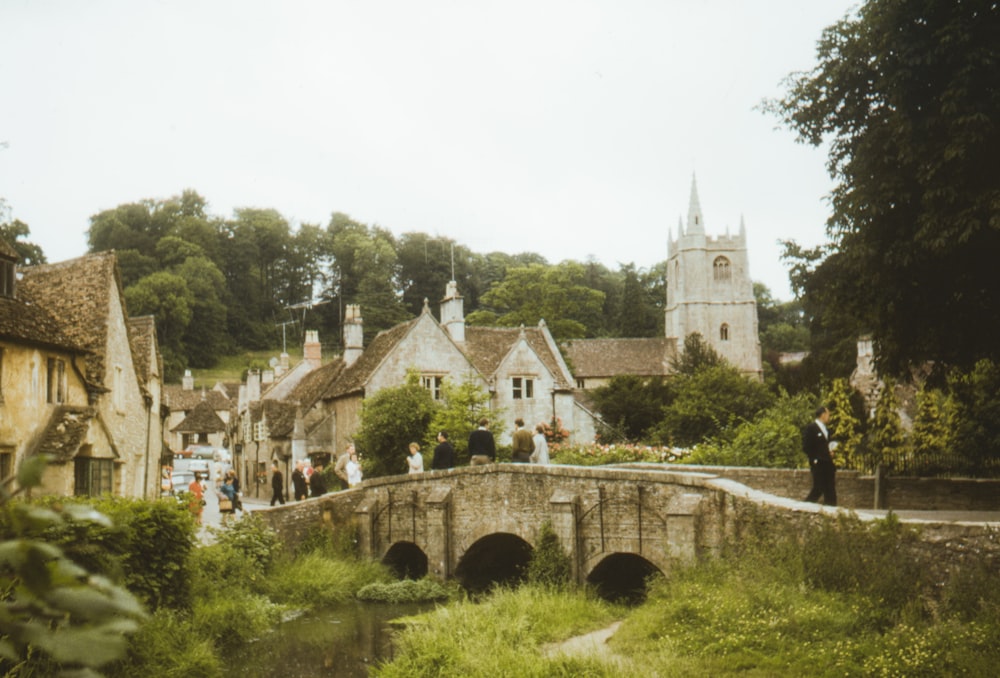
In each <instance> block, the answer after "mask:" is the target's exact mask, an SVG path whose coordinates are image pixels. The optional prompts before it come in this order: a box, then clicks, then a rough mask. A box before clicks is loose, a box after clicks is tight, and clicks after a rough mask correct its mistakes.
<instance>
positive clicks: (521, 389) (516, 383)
mask: <svg viewBox="0 0 1000 678" xmlns="http://www.w3.org/2000/svg"><path fill="white" fill-rule="evenodd" d="M511 385H512V387H513V388H512V391H511V397H512V398H513V399H514V400H521V399H529V398H534V397H535V380H534V379H531V378H530V377H514V378H513V379H511Z"/></svg>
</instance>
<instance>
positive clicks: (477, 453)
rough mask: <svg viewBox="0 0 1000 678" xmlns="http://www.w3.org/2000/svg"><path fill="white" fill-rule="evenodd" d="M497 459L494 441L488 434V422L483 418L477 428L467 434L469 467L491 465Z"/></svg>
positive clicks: (490, 434) (491, 435)
mask: <svg viewBox="0 0 1000 678" xmlns="http://www.w3.org/2000/svg"><path fill="white" fill-rule="evenodd" d="M496 458H497V447H496V441H494V440H493V434H492V433H490V420H489V419H487V418H486V417H483V418H482V419H480V420H479V428H477V429H476V430H475V431H473V432H472V433H470V434H469V466H482V465H484V464H492V463H493V462H494V460H496Z"/></svg>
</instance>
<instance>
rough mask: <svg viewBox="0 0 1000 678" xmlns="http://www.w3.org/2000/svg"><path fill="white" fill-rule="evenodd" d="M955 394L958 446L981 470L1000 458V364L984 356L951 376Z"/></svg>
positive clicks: (971, 469)
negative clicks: (965, 369)
mask: <svg viewBox="0 0 1000 678" xmlns="http://www.w3.org/2000/svg"><path fill="white" fill-rule="evenodd" d="M948 386H949V388H950V390H951V395H952V397H953V398H954V407H955V419H954V421H955V429H954V432H953V436H954V437H953V438H952V442H953V445H954V450H955V452H957V453H958V454H959V455H960V456H961V457H964V459H965V460H966V463H967V464H968V467H967V468H966V469H961V470H963V471H969V472H972V473H977V472H980V471H982V470H983V469H984V468H988V467H990V466H995V465H996V463H997V460H998V459H1000V365H998V364H997V363H995V362H992V361H989V360H980V361H979V362H978V363H976V365H975V367H973V369H971V370H969V371H968V372H958V371H954V372H953V373H952V374H951V375H949V377H948Z"/></svg>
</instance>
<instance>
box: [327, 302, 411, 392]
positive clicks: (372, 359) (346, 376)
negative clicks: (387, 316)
mask: <svg viewBox="0 0 1000 678" xmlns="http://www.w3.org/2000/svg"><path fill="white" fill-rule="evenodd" d="M418 320H420V318H419V316H418V317H416V318H414V319H413V320H410V321H407V322H405V323H400V324H399V325H396V326H395V327H392V328H390V329H387V330H383V331H381V332H379V333H378V334H377V335H376V336H375V338H374V339H372V343H371V345H370V346H368V348H366V349H365V350H364V352H363V353H362V354H361V356H360V357H359V358H358V359H357V360H356V361H355V362H354V363H352V364H351V366H350V367H348V368H346V369H345V370H344V371H343V372H342V373H341V374H340V376H339V377H338V378H336V379H335V380H334V381H333V383H331V384H330V385H329V388H327V389H326V392H325V393H323V396H322V397H323V398H324V399H330V398H339V397H341V396H345V395H348V394H350V393H355V392H357V391H361V390H363V389H364V387H365V384H366V383H367V382H368V378H369V377H371V375H372V374H373V373H374V372H375V369H376V368H377V367H378V366H379V365H381V364H382V361H383V360H385V358H386V356H388V355H389V354H390V353H391V352H392V349H394V348H395V347H396V345H397V344H398V343H399V342H400V341H401V340H402V339H403V337H405V336H406V335H407V334H408V333H409V331H410V329H412V328H413V326H414V325H416V324H417V321H418Z"/></svg>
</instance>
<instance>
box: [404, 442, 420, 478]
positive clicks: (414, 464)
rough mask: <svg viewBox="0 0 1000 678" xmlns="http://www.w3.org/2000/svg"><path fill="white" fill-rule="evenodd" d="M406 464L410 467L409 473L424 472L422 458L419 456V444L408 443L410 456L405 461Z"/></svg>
mask: <svg viewBox="0 0 1000 678" xmlns="http://www.w3.org/2000/svg"><path fill="white" fill-rule="evenodd" d="M406 462H407V464H408V465H409V467H410V473H423V472H424V457H423V455H422V454H420V445H419V444H417V443H410V456H409V457H408V458H407V459H406Z"/></svg>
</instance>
